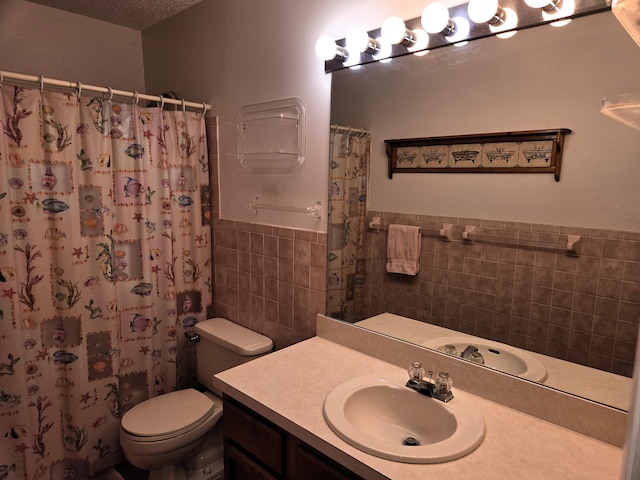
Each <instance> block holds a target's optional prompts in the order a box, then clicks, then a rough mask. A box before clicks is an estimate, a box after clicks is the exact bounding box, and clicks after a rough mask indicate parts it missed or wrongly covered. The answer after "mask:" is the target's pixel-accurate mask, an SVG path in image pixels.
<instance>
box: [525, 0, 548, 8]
mask: <svg viewBox="0 0 640 480" xmlns="http://www.w3.org/2000/svg"><path fill="white" fill-rule="evenodd" d="M524 3H526V4H527V5H529V6H530V7H531V8H544V7H548V6H549V5H550V4H551V3H553V2H552V1H551V0H524Z"/></svg>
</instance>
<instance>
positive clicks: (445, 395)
mask: <svg viewBox="0 0 640 480" xmlns="http://www.w3.org/2000/svg"><path fill="white" fill-rule="evenodd" d="M452 385H453V380H452V379H451V376H449V374H448V373H447V372H440V373H438V375H437V376H436V379H435V382H434V381H433V372H432V371H429V379H428V380H425V379H424V368H422V364H421V363H420V362H413V363H412V364H411V366H410V367H409V381H408V382H407V384H406V386H407V387H409V388H411V389H412V390H415V391H416V392H418V393H421V394H422V395H426V396H428V397H431V398H435V399H436V400H440V401H441V402H448V401H450V400H451V399H452V398H453V393H452V392H451V386H452Z"/></svg>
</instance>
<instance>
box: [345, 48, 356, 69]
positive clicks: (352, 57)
mask: <svg viewBox="0 0 640 480" xmlns="http://www.w3.org/2000/svg"><path fill="white" fill-rule="evenodd" d="M345 50H346V51H347V55H346V57H345V58H343V59H342V65H344V66H345V67H353V66H355V65H358V64H359V63H360V52H359V51H357V50H353V49H350V48H346V49H345Z"/></svg>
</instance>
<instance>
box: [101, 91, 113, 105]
mask: <svg viewBox="0 0 640 480" xmlns="http://www.w3.org/2000/svg"><path fill="white" fill-rule="evenodd" d="M105 93H108V94H109V98H107V102H110V101H111V99H112V98H113V88H111V87H107V91H106V92H105ZM104 98H105V96H104V95H102V99H103V100H104Z"/></svg>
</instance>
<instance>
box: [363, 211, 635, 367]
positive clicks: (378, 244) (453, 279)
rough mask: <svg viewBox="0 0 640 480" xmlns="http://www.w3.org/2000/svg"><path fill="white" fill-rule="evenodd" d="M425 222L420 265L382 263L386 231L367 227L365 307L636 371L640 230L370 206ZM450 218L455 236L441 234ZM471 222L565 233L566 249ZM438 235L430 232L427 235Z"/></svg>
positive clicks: (548, 237) (399, 219)
mask: <svg viewBox="0 0 640 480" xmlns="http://www.w3.org/2000/svg"><path fill="white" fill-rule="evenodd" d="M369 217H370V219H371V218H373V217H381V220H382V225H383V228H384V226H385V225H389V224H391V223H400V224H407V225H420V226H421V227H422V230H423V237H422V256H421V271H420V273H419V274H418V275H417V276H415V277H411V276H405V275H398V274H389V273H387V272H386V271H385V263H386V234H385V233H384V232H382V231H381V232H372V231H369V232H368V233H367V236H366V247H365V248H366V260H367V286H366V293H365V305H366V307H367V308H368V312H367V316H371V315H375V314H378V313H381V312H385V311H387V312H391V313H395V314H398V315H403V316H407V317H411V318H415V319H417V320H421V321H425V322H429V323H433V324H436V325H440V326H443V327H447V328H452V329H455V330H460V331H463V332H466V333H469V334H474V335H479V336H482V337H486V338H490V339H493V340H496V341H499V342H503V343H508V344H511V345H514V346H518V347H522V348H526V349H528V350H533V351H536V352H539V353H542V354H546V355H550V356H553V357H557V358H562V359H566V360H570V361H572V362H576V363H580V364H584V365H589V366H592V367H595V368H599V369H602V370H606V371H612V372H615V373H618V374H622V375H626V376H631V375H632V373H633V372H632V370H633V360H634V354H635V346H636V338H637V333H638V322H639V320H640V233H637V232H622V231H611V230H601V229H590V228H574V227H569V226H555V225H538V224H528V223H516V222H505V221H491V220H478V219H464V218H443V217H432V216H419V215H404V214H394V213H387V212H385V213H383V212H369ZM443 224H453V225H454V226H453V233H452V237H451V238H452V240H453V241H451V242H445V241H442V240H441V239H439V238H437V236H436V233H437V232H438V231H439V229H440V228H441V227H442V225H443ZM465 225H473V226H476V230H477V234H478V235H484V236H485V237H488V236H491V237H501V238H505V239H507V241H509V242H513V241H518V242H521V243H530V242H543V243H544V244H547V245H548V244H558V245H563V244H564V243H566V239H567V235H568V234H575V235H580V236H581V243H580V251H579V255H578V256H577V257H572V256H568V255H567V254H566V253H565V252H564V251H562V249H559V250H558V251H552V250H551V249H548V248H543V247H531V246H521V247H514V246H505V245H496V244H490V243H479V242H478V243H474V244H467V243H464V242H463V241H462V240H463V239H462V232H463V231H464V228H465V227H464V226H465ZM429 235H434V236H429Z"/></svg>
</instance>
